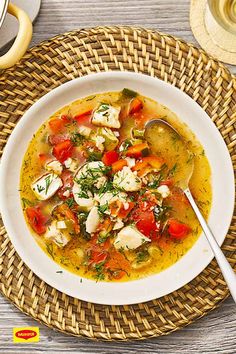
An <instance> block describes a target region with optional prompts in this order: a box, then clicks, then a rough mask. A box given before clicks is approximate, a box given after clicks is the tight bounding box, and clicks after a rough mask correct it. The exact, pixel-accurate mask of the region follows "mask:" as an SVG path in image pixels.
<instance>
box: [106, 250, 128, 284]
mask: <svg viewBox="0 0 236 354" xmlns="http://www.w3.org/2000/svg"><path fill="white" fill-rule="evenodd" d="M104 268H105V269H106V270H108V271H111V273H112V274H111V276H112V278H113V279H120V278H122V277H123V276H124V275H125V273H126V272H127V271H129V269H130V263H129V261H128V260H127V259H126V258H125V256H124V255H123V254H122V253H120V252H119V251H116V250H111V252H110V258H109V260H108V261H107V262H106V264H105V266H104Z"/></svg>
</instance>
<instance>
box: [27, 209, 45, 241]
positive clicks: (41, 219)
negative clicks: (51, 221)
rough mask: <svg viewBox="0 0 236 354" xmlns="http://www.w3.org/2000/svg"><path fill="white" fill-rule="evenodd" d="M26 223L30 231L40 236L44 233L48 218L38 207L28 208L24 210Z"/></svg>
mask: <svg viewBox="0 0 236 354" xmlns="http://www.w3.org/2000/svg"><path fill="white" fill-rule="evenodd" d="M25 212H26V215H27V218H28V221H29V224H30V226H31V227H32V229H33V230H34V231H35V232H36V233H37V234H38V235H42V234H44V233H45V232H46V229H47V227H46V222H47V221H48V218H47V217H46V216H45V215H44V214H43V212H42V210H41V208H40V207H39V206H35V207H28V208H26V209H25Z"/></svg>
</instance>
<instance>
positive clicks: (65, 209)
mask: <svg viewBox="0 0 236 354" xmlns="http://www.w3.org/2000/svg"><path fill="white" fill-rule="evenodd" d="M57 211H58V212H59V213H60V214H62V215H63V216H65V217H66V219H68V220H70V221H72V223H73V226H74V230H75V233H76V234H78V233H79V232H80V226H79V222H78V218H77V216H76V214H75V213H74V212H73V211H72V210H70V208H69V206H68V205H67V204H65V203H64V204H60V205H58V207H57Z"/></svg>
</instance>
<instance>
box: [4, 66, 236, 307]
mask: <svg viewBox="0 0 236 354" xmlns="http://www.w3.org/2000/svg"><path fill="white" fill-rule="evenodd" d="M108 79H110V80H127V79H129V80H130V81H132V80H134V82H135V80H136V81H137V82H140V83H142V84H143V85H144V84H147V85H150V86H154V87H155V86H157V87H158V86H160V87H162V88H163V90H164V89H165V90H167V91H170V93H171V92H172V94H173V96H177V97H180V96H182V99H183V100H184V101H185V103H186V105H188V106H189V107H194V109H195V110H196V112H199V115H201V116H202V117H204V118H201V119H205V118H206V120H207V122H208V123H207V124H208V125H209V126H211V129H212V132H214V134H213V135H215V136H216V137H217V135H218V138H217V139H218V143H219V145H220V147H221V150H222V151H223V152H222V154H223V155H224V157H225V161H224V163H225V164H226V166H227V172H228V174H227V179H228V181H227V184H228V186H227V188H228V189H229V194H230V195H231V197H230V200H229V204H228V209H227V211H226V212H227V222H226V225H225V227H224V230H225V233H224V237H221V239H220V242H219V243H220V245H221V244H222V243H223V241H224V239H225V236H226V233H227V230H228V228H229V226H230V223H231V219H232V216H233V210H234V198H235V194H234V193H235V191H234V173H233V166H232V161H231V158H230V154H229V152H228V150H227V147H226V144H225V142H224V140H223V138H222V136H221V134H220V133H219V131H218V129H217V128H216V127H215V125H214V123H213V122H212V121H211V119H210V118H209V116H208V115H207V114H206V112H204V111H203V109H202V108H201V107H200V106H199V105H198V104H197V103H196V102H195V101H194V100H192V98H191V97H189V96H188V95H187V94H186V93H184V92H182V91H181V90H179V89H177V88H176V87H174V86H173V85H171V84H169V83H166V82H164V81H162V80H160V79H158V78H154V77H150V76H148V75H144V74H140V73H133V72H120V71H109V72H100V73H93V74H89V75H86V76H83V77H80V78H77V79H74V80H71V81H68V82H66V83H64V84H62V85H60V86H59V87H57V88H55V89H53V90H51V91H50V92H49V93H47V94H46V95H44V96H42V97H41V98H40V99H39V100H38V101H36V102H35V103H34V104H33V105H32V106H31V107H30V108H29V109H28V110H27V111H26V112H25V113H24V115H23V116H22V117H21V119H20V120H19V122H18V123H17V126H16V128H15V129H14V130H13V132H12V134H11V136H10V138H9V139H8V142H7V144H6V146H5V149H4V152H3V156H2V161H1V171H0V210H1V212H2V219H3V222H4V225H5V227H6V230H7V232H8V234H9V237H10V239H11V242H12V243H13V246H14V248H15V249H16V251H17V253H18V254H19V256H20V257H21V258H22V260H23V261H24V262H25V264H26V265H27V266H28V267H29V268H30V269H31V270H32V271H33V272H34V273H35V274H36V275H37V276H38V277H39V278H40V279H42V280H44V281H45V282H46V283H48V284H49V285H51V286H52V287H54V288H56V289H57V290H59V291H61V292H64V293H66V294H68V295H70V296H73V297H75V298H79V299H81V300H84V301H89V302H93V303H99V304H106V305H124V304H135V303H140V302H144V301H149V300H153V299H155V298H158V297H161V296H163V295H167V294H168V293H170V292H173V291H175V290H177V289H179V288H180V287H182V286H184V285H185V284H187V283H188V282H190V281H191V280H192V279H194V278H195V277H196V276H197V275H198V274H200V273H201V272H202V271H203V269H205V267H206V266H207V265H208V264H209V263H210V261H211V260H212V258H213V254H212V252H211V250H210V247H209V245H208V244H207V242H206V241H203V238H202V237H201V236H200V237H201V239H202V241H203V244H204V246H205V247H206V248H207V251H208V254H207V257H205V262H204V265H203V266H202V267H201V269H200V270H198V271H197V272H196V271H195V272H193V274H192V275H191V276H190V277H188V279H187V281H184V283H183V282H178V284H180V283H181V285H178V286H175V287H172V289H171V291H168V292H166V293H161V292H160V295H155V296H153V292H151V291H150V292H149V291H147V290H145V291H144V289H146V288H145V287H146V286H147V285H148V284H149V282H148V281H147V279H150V278H151V277H156V276H158V275H159V274H163V273H166V274H167V273H168V272H166V271H167V270H170V269H172V268H173V267H175V268H176V269H177V268H178V267H177V265H178V264H179V261H178V262H176V263H175V264H174V265H172V266H171V267H169V268H167V270H164V271H163V272H161V273H158V274H155V275H152V276H148V277H146V278H142V279H140V280H134V281H129V282H118V283H113V282H109V283H106V282H101V283H96V289H97V290H99V294H100V295H99V296H100V298H99V299H97V297H96V294H91V293H90V294H89V295H88V296H84V295H81V293H80V294H79V293H78V294H76V293H75V291H74V290H71V289H69V290H68V289H66V288H65V286H63V285H62V282H61V277H58V276H57V275H56V276H55V274H54V278H53V277H50V276H49V275H48V274H47V272H46V273H45V272H44V271H43V270H42V269H41V268H37V267H36V266H35V263H34V261H33V260H32V257H30V256H29V255H28V256H26V254H25V253H24V250H23V249H22V247H21V245H20V242H19V240H18V237H17V235H16V232H15V231H14V228H13V226H12V221H11V220H12V218H11V216H10V213H9V210H8V209H9V206H8V209H7V205H8V204H7V199H6V191H5V188H4V184H5V182H6V181H7V169H8V168H9V163H8V162H9V156H11V152H12V151H13V148H14V145H15V144H16V143H15V142H16V141H19V136H20V134H21V133H23V130H24V127H25V125H27V122H28V121H29V119H30V117H31V116H32V115H33V114H34V113H35V112H37V111H40V110H43V109H44V107H45V105H46V103H47V102H50V101H53V99H54V100H55V99H56V98H57V97H59V96H60V95H61V94H63V93H65V92H66V90H67V91H68V92H69V91H70V90H73V88H76V86H77V85H79V86H80V85H83V84H88V85H89V84H91V85H93V84H94V83H95V82H99V80H100V81H101V82H102V80H103V81H104V82H105V81H107V80H108ZM102 91H103V92H104V90H102ZM102 91H99V90H98V91H97V92H102ZM110 91H111V90H110ZM113 91H114V90H113ZM140 93H141V94H143V93H142V88H141V89H140ZM86 96H88V95H84V94H83V95H82V96H79V95H78V97H77V99H79V98H80V97H86ZM156 100H157V99H156ZM73 101H74V99H73V100H71V101H70V102H73ZM68 103H69V102H68ZM68 103H64V104H63V105H61V104H60V105H59V106H58V109H60V108H61V107H63V106H65V105H67V104H68ZM168 108H169V106H168ZM170 109H171V108H170ZM171 110H172V111H174V112H175V110H173V109H171ZM55 111H56V110H54V112H55ZM175 113H176V112H175ZM48 117H49V116H48ZM47 119H48V118H47ZM45 120H46V119H44V121H45ZM180 120H182V119H181V117H180ZM42 123H43V121H42V122H41V124H42ZM37 129H38V128H37ZM37 129H36V128H35V129H34V131H37ZM209 129H210V128H209ZM193 133H195V132H194V131H193ZM198 139H199V137H198ZM199 140H200V141H201V139H199ZM28 143H29V140H28ZM28 143H27V146H28ZM204 148H205V146H204ZM24 153H25V151H24ZM11 211H12V210H11ZM22 216H23V212H22ZM25 224H26V222H25ZM29 233H30V232H29ZM200 237H199V239H200ZM203 237H204V236H203ZM31 238H32V239H34V238H33V237H32V236H31ZM199 239H198V240H197V241H196V243H195V244H194V246H195V245H196V244H197V243H198V241H199ZM34 241H35V240H34ZM35 244H36V245H37V243H36V241H35ZM37 246H38V245H37ZM194 246H193V247H194ZM193 247H192V249H193ZM38 248H40V247H39V246H38ZM40 251H41V252H42V254H44V255H45V257H47V259H48V260H49V256H47V255H46V254H45V253H44V251H42V250H41V249H40ZM190 251H191V250H189V251H188V252H187V253H186V254H185V255H184V256H183V257H182V258H181V260H182V259H184V258H185V257H186V255H187V254H189V252H190ZM45 257H43V256H42V259H44V260H45V262H46V259H45ZM50 261H51V262H49V263H50V264H51V263H53V264H56V265H57V268H60V266H59V265H58V264H57V263H55V262H53V261H52V260H50ZM46 263H48V262H46ZM61 269H63V272H64V274H65V275H66V276H68V277H69V278H70V276H69V274H73V273H70V272H68V271H66V270H65V269H64V268H61ZM178 271H179V269H178ZM166 274H165V275H166ZM74 276H76V277H77V278H78V280H79V278H82V277H79V276H78V275H74ZM179 277H180V275H179ZM55 279H56V280H55ZM63 279H65V278H64V276H63ZM185 280H186V279H185ZM83 281H84V283H85V284H88V283H90V282H92V283H93V284H94V283H95V281H92V280H88V279H85V278H83ZM137 282H139V283H140V284H141V283H142V286H144V288H143V293H141V294H138V295H136V296H133V297H132V296H130V298H129V299H124V297H121V298H119V299H117V298H115V296H114V297H110V300H107V297H106V291H107V289H108V287H110V288H112V289H113V290H112V293H113V294H114V291H117V292H119V290H120V289H121V288H122V286H121V285H122V284H133V285H135V286H136V283H137ZM151 283H152V282H151ZM101 284H102V285H104V284H105V286H101ZM107 284H108V286H107ZM110 284H112V286H111V285H110ZM67 285H68V284H67ZM149 286H150V284H149Z"/></svg>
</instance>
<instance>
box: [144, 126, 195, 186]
mask: <svg viewBox="0 0 236 354" xmlns="http://www.w3.org/2000/svg"><path fill="white" fill-rule="evenodd" d="M144 137H145V139H146V140H147V141H148V143H149V146H150V148H151V150H152V152H153V153H154V154H156V155H159V156H161V157H163V158H164V159H166V160H167V161H168V164H169V166H168V167H169V168H170V169H173V170H174V178H173V179H174V183H175V185H177V186H179V187H180V188H181V189H183V190H185V189H186V188H187V187H188V184H189V181H190V179H191V177H192V174H193V170H194V154H193V153H192V152H191V151H190V150H189V147H188V144H187V142H186V141H185V140H184V139H183V137H182V136H181V135H180V134H179V133H178V132H177V131H176V130H175V129H174V128H173V127H172V126H171V125H170V124H169V123H167V122H166V121H165V120H162V119H153V120H150V121H149V122H147V123H146V125H145V131H144ZM167 142H168V143H167Z"/></svg>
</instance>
